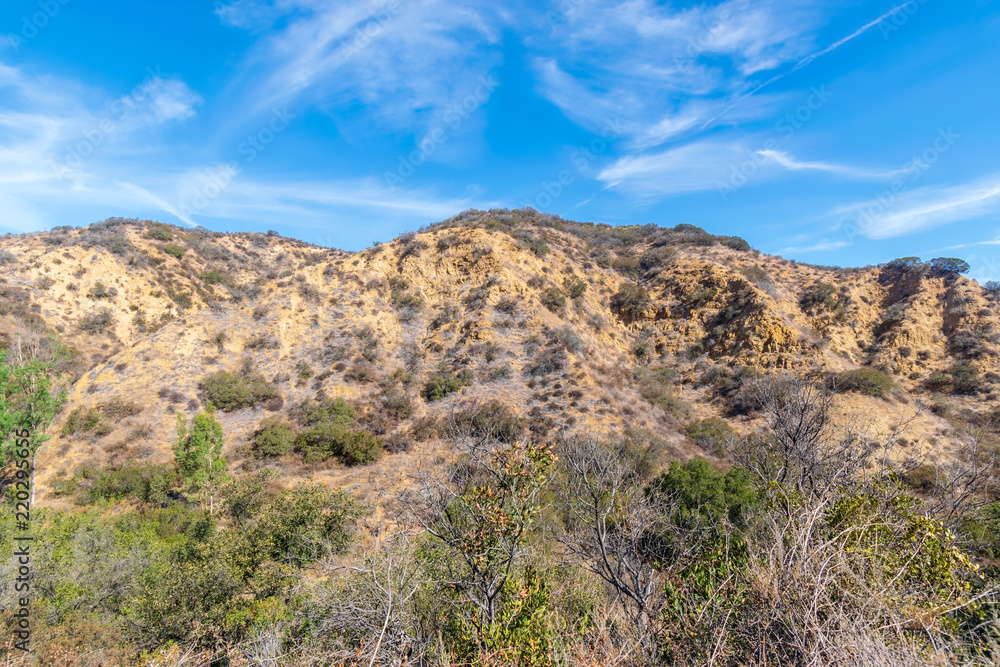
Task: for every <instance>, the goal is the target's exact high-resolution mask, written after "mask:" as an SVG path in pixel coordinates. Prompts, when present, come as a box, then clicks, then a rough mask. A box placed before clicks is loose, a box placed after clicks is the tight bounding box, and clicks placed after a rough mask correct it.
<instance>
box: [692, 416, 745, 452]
mask: <svg viewBox="0 0 1000 667" xmlns="http://www.w3.org/2000/svg"><path fill="white" fill-rule="evenodd" d="M684 432H685V433H687V436H688V437H689V438H691V439H692V440H694V441H695V442H696V443H697V444H698V445H699V446H700V447H702V448H704V449H706V450H713V449H717V448H719V447H721V446H723V445H725V444H726V442H727V441H728V440H729V438H730V437H731V436H733V435H734V434H733V429H732V428H730V426H729V424H727V423H726V422H724V421H723V420H721V419H716V418H714V417H709V418H707V419H699V420H698V421H696V422H692V423H691V424H688V426H687V428H685V429H684Z"/></svg>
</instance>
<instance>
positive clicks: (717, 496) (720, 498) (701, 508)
mask: <svg viewBox="0 0 1000 667" xmlns="http://www.w3.org/2000/svg"><path fill="white" fill-rule="evenodd" d="M649 490H650V491H651V492H653V493H660V494H664V495H667V496H670V497H673V498H674V499H675V505H674V506H675V509H674V516H673V517H672V519H673V521H674V522H675V523H677V524H678V525H680V526H682V527H685V528H689V529H703V530H704V529H705V527H710V528H708V530H710V531H711V530H716V531H718V530H721V529H724V527H725V524H723V523H722V522H723V521H728V523H729V524H730V525H732V526H736V527H743V526H746V525H747V518H748V517H749V515H750V514H751V513H752V512H753V510H754V509H755V508H756V507H757V506H758V505H759V501H758V499H757V492H756V489H755V488H754V485H753V483H752V482H751V481H750V476H749V475H747V473H746V471H745V470H743V469H742V468H731V469H730V470H729V472H726V473H720V472H718V471H716V470H715V468H713V467H712V464H711V463H709V462H708V461H705V460H704V459H691V460H689V461H687V462H685V463H679V462H677V461H673V462H671V464H670V470H669V471H668V472H665V473H663V474H661V475H660V476H659V477H657V478H656V479H655V480H653V481H652V482H651V483H650V485H649Z"/></svg>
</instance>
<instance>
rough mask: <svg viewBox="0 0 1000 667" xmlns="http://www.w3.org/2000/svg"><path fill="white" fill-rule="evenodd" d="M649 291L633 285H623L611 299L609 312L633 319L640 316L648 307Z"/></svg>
mask: <svg viewBox="0 0 1000 667" xmlns="http://www.w3.org/2000/svg"><path fill="white" fill-rule="evenodd" d="M649 304H650V300H649V291H648V290H647V289H646V288H645V287H642V286H640V285H636V284H635V283H625V284H624V285H622V286H621V289H619V290H618V291H617V292H616V293H615V294H614V296H612V297H611V302H610V306H611V310H614V311H616V312H618V313H619V314H620V315H622V316H624V317H628V318H635V317H638V316H639V315H642V314H643V313H644V312H645V311H646V309H647V308H648V307H649Z"/></svg>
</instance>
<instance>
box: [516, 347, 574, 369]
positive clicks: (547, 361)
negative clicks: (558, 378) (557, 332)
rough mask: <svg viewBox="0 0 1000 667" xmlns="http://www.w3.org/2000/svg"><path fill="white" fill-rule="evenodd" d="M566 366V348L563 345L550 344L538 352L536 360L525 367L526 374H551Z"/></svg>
mask: <svg viewBox="0 0 1000 667" xmlns="http://www.w3.org/2000/svg"><path fill="white" fill-rule="evenodd" d="M564 368H566V349H565V348H563V347H562V346H561V345H558V344H557V345H549V346H548V347H546V348H545V349H544V350H542V351H541V352H539V353H538V355H537V356H536V357H535V359H534V361H533V362H532V363H531V364H528V365H527V366H525V367H524V374H525V375H551V374H552V373H558V372H561V371H562V370H563V369H564Z"/></svg>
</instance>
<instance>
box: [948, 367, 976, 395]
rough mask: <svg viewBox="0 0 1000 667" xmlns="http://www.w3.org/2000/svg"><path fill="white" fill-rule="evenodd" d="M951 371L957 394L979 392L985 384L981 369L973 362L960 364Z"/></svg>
mask: <svg viewBox="0 0 1000 667" xmlns="http://www.w3.org/2000/svg"><path fill="white" fill-rule="evenodd" d="M950 373H951V379H952V384H953V387H954V392H955V393H956V394H977V393H979V390H980V389H981V388H982V386H983V378H982V377H981V376H980V375H979V369H978V368H976V367H975V366H973V365H971V364H958V365H957V366H954V367H953V368H952V369H951V371H950Z"/></svg>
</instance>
